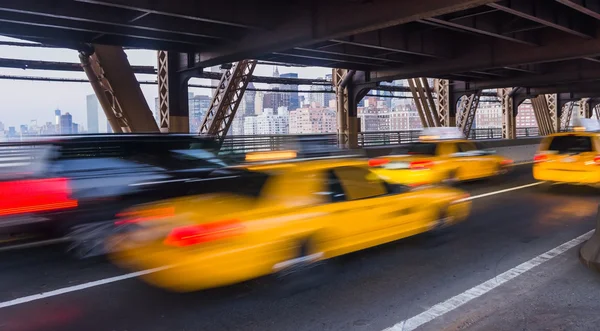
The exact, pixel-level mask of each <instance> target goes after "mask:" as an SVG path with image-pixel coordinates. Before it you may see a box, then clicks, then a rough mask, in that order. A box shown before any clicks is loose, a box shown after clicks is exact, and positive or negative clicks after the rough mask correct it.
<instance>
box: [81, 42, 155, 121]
mask: <svg viewBox="0 0 600 331" xmlns="http://www.w3.org/2000/svg"><path fill="white" fill-rule="evenodd" d="M79 59H80V61H81V64H82V67H83V70H84V71H85V73H86V75H87V77H88V79H89V81H90V84H91V85H92V88H93V89H94V92H95V93H96V96H97V97H98V102H99V103H100V105H101V106H102V109H103V110H104V113H105V114H106V118H107V120H108V122H109V123H110V126H111V127H112V129H113V132H115V133H127V132H158V126H157V125H156V121H154V117H153V116H152V112H151V111H150V108H149V107H148V104H147V103H146V100H145V98H144V95H143V93H142V90H141V89H140V85H139V83H138V81H137V79H136V77H135V75H134V73H133V70H132V69H131V65H130V64H129V61H128V60H127V55H126V54H125V51H124V50H123V48H121V47H116V46H107V45H94V46H93V52H91V53H90V52H80V53H79Z"/></svg>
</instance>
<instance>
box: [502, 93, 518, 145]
mask: <svg viewBox="0 0 600 331" xmlns="http://www.w3.org/2000/svg"><path fill="white" fill-rule="evenodd" d="M511 91H512V88H502V89H498V97H499V98H500V102H501V103H502V139H515V138H516V137H517V130H516V125H515V116H514V111H513V98H512V97H511V96H510V92H511Z"/></svg>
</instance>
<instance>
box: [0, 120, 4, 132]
mask: <svg viewBox="0 0 600 331" xmlns="http://www.w3.org/2000/svg"><path fill="white" fill-rule="evenodd" d="M0 131H4V123H2V122H0Z"/></svg>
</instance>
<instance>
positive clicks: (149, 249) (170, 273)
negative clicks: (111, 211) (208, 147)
mask: <svg viewBox="0 0 600 331" xmlns="http://www.w3.org/2000/svg"><path fill="white" fill-rule="evenodd" d="M235 168H236V169H235V171H239V173H236V172H235V171H234V172H233V174H234V175H232V173H230V174H229V175H227V176H224V177H226V178H222V179H218V178H214V180H213V181H212V182H216V181H219V180H222V183H218V184H217V186H218V187H219V188H220V191H219V193H217V192H215V193H210V194H203V195H197V196H191V197H184V198H176V199H170V200H165V201H160V202H157V203H152V204H146V205H141V206H137V207H133V208H132V209H129V210H127V211H125V212H123V213H122V214H121V218H120V219H119V220H118V221H117V222H116V223H117V224H122V225H133V226H134V227H133V229H132V230H130V231H126V232H123V233H121V234H116V235H113V236H112V237H111V238H110V239H109V240H107V245H108V246H110V247H112V249H111V251H112V252H113V253H110V258H111V259H112V260H113V261H114V262H115V263H116V264H118V265H120V266H122V267H125V268H128V269H132V270H147V269H153V268H161V267H163V266H168V267H165V268H164V269H161V270H160V271H156V272H153V273H148V274H145V275H142V276H141V277H142V279H144V280H145V281H147V282H148V283H150V284H153V285H155V286H158V287H162V288H166V289H169V290H173V291H179V292H187V291H195V290H201V289H207V288H213V287H218V286H224V285H230V284H234V283H238V282H242V281H246V280H250V279H254V278H257V277H261V276H265V275H271V274H275V275H280V274H285V271H286V270H290V268H294V266H295V265H298V264H301V263H306V261H307V260H308V261H311V262H313V263H325V262H326V261H328V260H329V259H330V258H333V257H336V256H339V255H343V254H347V253H351V252H355V251H359V250H362V249H366V248H369V247H373V246H377V245H381V244H384V243H387V242H390V241H395V240H398V239H401V238H405V237H409V236H413V235H416V234H419V233H424V232H428V231H432V230H437V229H440V228H444V227H446V226H449V225H452V224H455V223H456V222H460V221H462V220H464V219H465V218H467V216H468V215H469V213H470V209H471V202H470V199H469V198H468V197H469V195H468V193H466V192H464V191H462V190H459V189H456V188H451V187H444V186H439V187H436V186H429V187H419V188H410V187H408V186H405V185H398V184H389V183H387V182H385V181H383V180H381V179H380V178H379V176H377V175H375V174H373V173H372V171H371V170H370V169H369V167H368V165H367V162H366V160H360V159H351V158H323V159H312V160H304V161H296V162H281V163H263V164H246V165H243V166H237V167H235ZM231 171H233V170H231ZM199 185H201V183H200V182H199Z"/></svg>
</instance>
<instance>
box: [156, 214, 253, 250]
mask: <svg viewBox="0 0 600 331" xmlns="http://www.w3.org/2000/svg"><path fill="white" fill-rule="evenodd" d="M243 231H244V226H243V225H242V224H241V223H240V222H239V221H238V220H228V221H220V222H215V223H208V224H201V225H190V226H183V227H179V228H175V229H173V230H172V231H171V233H169V235H168V236H167V238H166V239H165V241H164V244H165V245H169V246H176V247H186V246H192V245H197V244H202V243H206V242H210V241H215V240H220V239H225V238H230V237H233V236H236V235H240V234H242V233H243Z"/></svg>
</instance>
